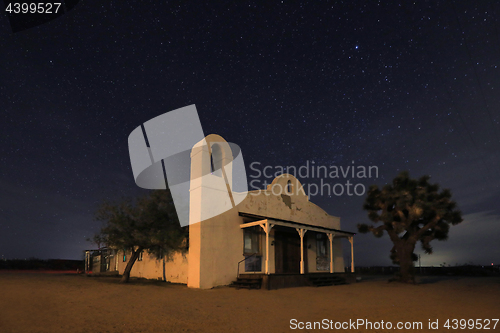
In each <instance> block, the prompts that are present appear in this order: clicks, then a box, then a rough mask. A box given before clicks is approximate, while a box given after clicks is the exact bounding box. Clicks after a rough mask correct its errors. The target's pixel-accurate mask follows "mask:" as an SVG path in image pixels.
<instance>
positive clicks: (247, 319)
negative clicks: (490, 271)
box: [0, 271, 500, 333]
mask: <svg viewBox="0 0 500 333" xmlns="http://www.w3.org/2000/svg"><path fill="white" fill-rule="evenodd" d="M421 282H422V283H421V284H419V285H402V284H398V283H387V277H376V278H375V277H372V278H370V277H365V278H364V280H363V281H361V282H359V283H355V284H350V285H343V286H332V287H319V288H315V287H302V288H290V289H281V290H272V291H268V290H235V289H232V288H228V287H222V288H215V289H212V290H193V289H189V288H187V287H186V286H183V285H173V284H168V283H161V282H150V281H142V282H141V281H134V282H132V283H131V284H128V285H122V284H119V283H118V279H117V278H110V277H101V278H89V277H86V276H82V275H75V274H72V275H70V274H40V273H18V272H2V271H0V288H1V289H0V290H1V293H0V332H1V333H10V332H50V333H57V332H65V333H66V332H289V331H292V330H291V328H290V327H291V324H290V320H291V319H297V321H301V322H314V321H322V320H323V319H327V320H332V321H333V323H335V322H349V320H351V321H356V320H357V319H365V320H369V321H371V322H372V323H375V322H379V323H380V322H381V321H382V320H383V321H384V323H387V321H390V322H391V323H392V324H393V325H396V324H397V322H400V321H401V322H422V325H423V326H422V327H423V329H420V330H418V329H411V330H407V331H411V332H416V331H419V332H450V331H458V330H449V329H446V328H444V327H443V325H444V323H445V322H446V320H447V319H454V318H456V319H483V320H484V319H492V318H499V317H500V279H499V278H483V277H476V278H466V277H449V278H436V277H428V278H421ZM429 319H430V320H431V321H433V322H435V321H436V319H438V320H439V322H438V325H439V329H437V330H429V329H428V322H429ZM305 325H306V324H305ZM292 326H293V325H292ZM490 328H493V322H492V324H491V325H490ZM333 330H334V331H335V329H333ZM293 331H299V330H298V329H296V330H293ZM303 331H305V332H308V331H309V332H310V331H313V330H310V329H309V330H307V329H304V330H303ZM318 331H319V330H318ZM337 331H348V332H394V331H397V330H395V329H392V330H388V329H375V328H373V329H366V326H360V327H358V328H354V327H353V326H351V327H350V329H348V330H337ZM466 331H468V332H480V331H481V332H484V330H478V329H472V330H471V329H467V330H466ZM495 331H500V323H499V324H498V325H497V327H496V329H495V330H492V329H490V330H487V332H495Z"/></svg>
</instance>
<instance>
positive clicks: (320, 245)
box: [316, 233, 330, 271]
mask: <svg viewBox="0 0 500 333" xmlns="http://www.w3.org/2000/svg"><path fill="white" fill-rule="evenodd" d="M328 252H329V251H328V246H327V237H326V235H325V234H323V233H317V234H316V270H317V271H328V270H330V258H329V256H328Z"/></svg>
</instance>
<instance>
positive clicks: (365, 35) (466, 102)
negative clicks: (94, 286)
mask: <svg viewBox="0 0 500 333" xmlns="http://www.w3.org/2000/svg"><path fill="white" fill-rule="evenodd" d="M499 16H500V2H498V1H481V2H479V1H478V2H457V3H453V2H450V1H425V2H424V1H417V2H415V3H412V2H394V1H387V2H382V1H344V2H342V1H340V2H328V3H322V4H320V3H316V2H314V3H307V2H291V1H278V2H266V3H265V5H263V4H262V3H261V4H256V3H254V2H238V3H222V2H215V1H210V2H208V1H205V2H190V3H185V2H184V1H168V2H165V3H163V2H161V3H160V2H157V1H144V2H141V3H138V2H133V3H126V2H124V1H94V0H89V1H81V2H79V3H78V4H77V5H76V6H75V7H74V8H73V9H72V10H71V11H69V12H67V13H66V14H65V15H62V16H61V17H59V18H57V19H55V20H53V21H50V22H48V23H46V24H42V25H39V26H36V27H34V28H31V29H27V30H24V31H20V32H16V33H13V32H12V29H11V27H10V25H9V20H8V19H7V16H6V15H5V14H2V15H0V107H1V114H0V129H1V141H0V162H1V163H0V165H1V168H0V195H1V200H0V256H1V257H2V258H29V257H38V258H64V259H80V258H83V254H82V253H83V252H82V250H84V249H88V248H93V247H94V245H93V244H91V243H89V242H87V241H86V239H87V238H89V237H91V236H92V235H93V234H94V233H95V232H96V231H98V230H99V226H100V225H99V223H98V222H96V221H94V219H93V213H94V211H95V209H96V207H97V205H98V204H99V203H100V202H102V201H103V200H105V199H109V200H117V199H119V198H120V197H122V196H137V195H140V194H143V193H145V192H147V191H146V190H143V189H139V188H138V187H137V186H136V185H135V182H134V179H133V175H132V170H131V166H130V159H129V155H128V146H127V138H128V135H129V134H130V132H131V131H132V130H133V129H135V128H136V127H137V126H139V125H140V124H141V123H144V122H145V121H147V120H149V119H151V118H154V117H156V116H158V115H160V114H163V113H165V112H167V111H170V110H174V109H178V108H181V107H184V106H187V105H191V104H195V105H196V107H197V109H198V113H199V117H200V121H201V124H202V126H203V129H204V132H205V134H209V133H217V134H219V135H221V136H223V137H224V138H225V139H226V140H228V141H229V142H234V143H236V144H238V145H239V147H240V148H241V151H242V154H243V156H244V160H245V164H246V167H247V175H248V176H249V180H250V179H251V178H250V177H251V176H252V175H254V174H255V173H254V172H253V171H252V169H250V167H249V166H250V164H251V163H253V162H260V163H261V165H262V166H264V165H270V166H292V165H293V166H297V167H298V166H301V165H304V164H306V163H308V162H309V163H312V162H313V161H314V163H315V164H316V165H325V166H331V165H336V166H349V165H356V166H377V167H378V171H379V172H378V178H374V177H373V178H371V179H352V180H351V183H354V184H357V183H360V184H363V185H364V186H366V188H367V187H368V186H369V185H371V184H378V185H383V184H385V183H387V182H389V181H391V180H392V179H393V178H394V177H395V176H396V175H397V174H398V173H399V172H400V171H402V170H409V171H410V174H411V176H413V177H419V176H421V175H424V174H428V175H431V177H432V179H431V180H432V181H433V182H437V183H439V184H441V185H442V186H443V187H445V188H450V189H451V190H452V192H453V198H454V199H455V200H456V201H457V203H458V205H459V208H460V209H461V210H462V211H463V214H464V218H465V221H464V222H463V223H461V224H460V225H458V226H456V227H452V228H451V231H450V235H449V236H450V237H449V240H448V241H446V242H438V241H434V242H433V245H434V250H435V253H434V254H432V255H431V256H427V255H422V265H439V264H442V263H446V264H451V265H454V264H456V263H459V264H463V263H474V264H491V263H492V262H494V263H499V262H500V249H499V246H498V235H499V233H500V208H499V204H498V202H499V199H500V187H499V186H500V178H499V177H498V166H499V165H500V154H499V151H500V112H499V111H500V93H499V91H500V68H499V67H500V37H499V35H500V22H499V20H500V19H499ZM353 161H354V162H353ZM261 178H262V177H261ZM299 179H300V177H299ZM267 180H268V181H269V182H270V181H271V180H272V179H267ZM300 180H301V181H302V182H303V183H308V182H309V183H315V182H316V183H317V182H318V179H300ZM327 181H328V182H330V183H331V184H334V183H338V182H339V183H345V179H340V180H339V179H329V180H327ZM363 200H364V197H363V196H356V195H353V196H349V195H346V194H344V195H340V196H338V195H316V196H311V201H312V202H314V203H316V204H318V205H320V206H321V207H323V208H324V209H325V210H326V211H327V212H328V213H330V214H332V215H335V216H340V217H341V226H342V229H344V230H347V231H354V232H356V224H357V223H363V222H367V221H368V219H367V216H366V213H365V212H364V211H363V210H362V204H363ZM345 243H346V244H344V245H345V249H346V251H345V258H346V261H347V260H348V258H349V256H348V253H349V252H348V246H347V245H348V242H345ZM391 247H392V245H391V242H390V240H389V238H388V237H387V236H384V237H383V238H381V239H376V238H375V237H373V236H372V235H359V234H358V235H357V236H356V237H355V260H356V264H357V265H361V266H370V265H389V264H390V263H391V262H390V259H389V250H390V249H391ZM417 253H423V251H422V250H420V248H418V249H417Z"/></svg>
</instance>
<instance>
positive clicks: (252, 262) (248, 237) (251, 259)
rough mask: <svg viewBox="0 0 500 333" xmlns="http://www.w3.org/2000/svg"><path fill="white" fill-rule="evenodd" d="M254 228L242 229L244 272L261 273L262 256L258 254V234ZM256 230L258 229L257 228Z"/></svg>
mask: <svg viewBox="0 0 500 333" xmlns="http://www.w3.org/2000/svg"><path fill="white" fill-rule="evenodd" d="M255 228H256V227H253V228H252V227H251V228H246V229H243V255H244V256H245V258H246V259H245V272H260V271H262V254H261V253H260V236H261V235H260V232H259V231H257V230H255ZM257 228H260V227H259V226H257Z"/></svg>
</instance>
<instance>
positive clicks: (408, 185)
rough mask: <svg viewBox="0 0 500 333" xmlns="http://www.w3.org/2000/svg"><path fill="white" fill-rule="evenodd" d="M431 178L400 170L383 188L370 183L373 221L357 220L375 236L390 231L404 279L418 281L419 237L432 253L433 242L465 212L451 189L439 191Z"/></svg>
mask: <svg viewBox="0 0 500 333" xmlns="http://www.w3.org/2000/svg"><path fill="white" fill-rule="evenodd" d="M429 179H430V177H429V176H423V177H421V178H420V179H411V178H410V177H409V174H408V172H407V171H404V172H401V173H400V174H399V175H398V176H397V177H396V178H394V180H393V181H392V184H387V185H385V186H384V187H382V189H379V188H378V186H376V185H373V186H371V187H370V189H369V190H368V194H367V197H366V200H365V203H364V205H363V209H364V210H367V211H368V218H369V219H370V220H371V221H372V222H373V224H370V225H368V224H358V230H359V232H361V233H367V232H369V231H371V232H372V233H373V234H374V235H375V236H376V237H382V235H383V234H384V230H385V231H386V232H387V234H388V235H389V237H390V239H391V241H392V242H393V243H394V247H393V248H392V250H391V259H392V261H393V263H395V264H398V265H399V266H400V276H399V281H401V282H415V281H414V276H413V261H415V260H416V258H417V256H416V255H415V254H414V253H413V251H414V250H415V245H416V244H417V242H418V241H420V242H421V244H422V248H423V249H424V251H425V253H427V254H431V253H432V247H431V245H430V242H431V241H432V240H433V239H437V240H446V239H447V238H448V231H449V228H450V225H456V224H458V223H460V222H462V213H461V212H460V211H459V210H458V209H456V203H455V202H454V201H452V200H451V192H450V190H448V189H444V190H442V191H440V192H439V185H437V184H430V183H429ZM379 223H381V225H378V226H377V224H379Z"/></svg>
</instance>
